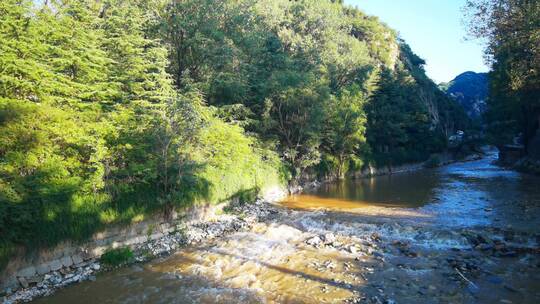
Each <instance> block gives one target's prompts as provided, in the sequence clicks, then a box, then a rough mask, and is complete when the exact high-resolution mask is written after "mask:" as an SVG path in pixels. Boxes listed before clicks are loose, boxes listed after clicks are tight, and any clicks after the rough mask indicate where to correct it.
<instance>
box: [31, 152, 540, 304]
mask: <svg viewBox="0 0 540 304" xmlns="http://www.w3.org/2000/svg"><path fill="white" fill-rule="evenodd" d="M495 159H496V154H495V153H494V152H491V153H489V154H488V155H487V156H486V157H484V158H483V159H480V160H476V161H471V162H463V163H454V164H451V165H448V166H444V167H440V168H435V169H426V170H421V171H417V172H409V173H401V174H396V175H392V176H381V177H375V178H371V179H362V180H345V181H341V182H335V183H327V184H323V185H322V186H321V187H319V188H317V189H315V190H312V191H310V192H306V193H303V194H300V195H295V196H291V197H288V198H286V199H285V200H283V201H282V202H281V203H279V204H276V205H274V206H272V208H273V209H274V211H273V212H274V215H273V216H271V217H269V218H268V219H266V220H264V221H262V222H258V223H256V224H254V225H252V226H251V228H250V229H248V230H244V231H239V232H235V233H232V234H229V235H226V236H224V237H221V238H218V239H215V240H209V241H203V242H201V243H199V244H197V245H191V246H188V247H186V248H184V249H182V250H180V251H179V252H177V253H176V254H174V255H172V256H169V257H166V258H162V259H158V260H154V261H152V262H150V263H146V264H136V265H132V266H129V267H127V268H122V269H119V270H116V271H112V272H106V273H103V274H100V275H98V277H97V279H96V280H95V281H93V282H89V281H88V282H83V283H80V284H76V285H72V286H70V287H67V288H64V289H61V290H59V291H58V292H56V293H55V294H54V295H52V296H50V297H46V298H42V299H38V300H36V301H35V303H540V251H539V242H540V231H539V228H538V227H540V178H538V177H535V176H530V175H524V174H521V173H517V172H514V171H511V170H506V169H503V168H500V167H497V166H495V165H493V161H494V160H495ZM238 216H242V215H238Z"/></svg>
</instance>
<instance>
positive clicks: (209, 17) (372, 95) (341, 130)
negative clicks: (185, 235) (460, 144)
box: [0, 0, 537, 262]
mask: <svg viewBox="0 0 540 304" xmlns="http://www.w3.org/2000/svg"><path fill="white" fill-rule="evenodd" d="M531 3H532V2H531ZM0 15H1V16H2V18H1V19H0V235H1V243H0V251H1V256H2V261H3V262H5V261H6V259H7V258H8V257H9V256H11V255H13V254H16V253H17V252H19V251H18V250H20V249H21V248H27V249H31V248H39V247H43V246H50V245H54V244H56V243H58V242H60V241H62V240H66V239H70V240H84V239H85V238H87V237H89V236H91V235H92V233H94V232H95V231H97V230H99V229H102V228H103V227H104V226H106V225H110V224H116V223H129V222H132V221H138V220H142V219H143V218H144V216H145V215H148V214H151V213H154V212H164V213H165V214H166V215H170V214H171V212H172V211H173V210H174V208H178V207H182V206H189V205H192V204H196V203H201V202H210V203H215V202H222V201H226V200H228V199H230V198H232V197H239V198H240V199H242V200H250V199H252V197H253V195H256V194H257V192H258V191H259V190H261V189H264V188H265V187H269V186H273V185H276V184H281V185H286V184H290V185H295V184H298V183H300V182H301V181H302V179H304V178H307V177H313V176H319V177H328V176H335V177H343V176H345V175H346V174H347V172H350V171H354V170H358V169H361V168H362V167H363V166H366V165H368V164H369V165H374V166H387V165H389V166H393V165H399V164H402V163H406V162H416V161H422V160H425V159H427V158H428V157H429V156H430V154H432V153H435V152H439V151H443V150H444V149H445V148H446V145H447V138H448V136H449V135H451V134H453V133H454V131H455V130H456V129H461V130H463V129H466V128H467V126H468V124H469V121H468V118H467V117H466V115H465V114H464V111H463V109H462V108H461V107H460V106H459V105H458V104H457V103H456V102H455V101H453V100H452V99H450V98H448V97H447V96H446V95H445V94H444V93H443V92H442V91H441V90H439V89H438V87H437V85H435V84H434V83H433V82H432V81H431V80H430V79H429V78H428V77H427V76H426V75H425V72H424V68H423V66H424V64H425V62H424V60H423V59H421V58H420V57H418V56H417V55H415V54H414V53H413V51H412V50H411V49H410V47H409V46H408V45H407V44H406V43H405V42H404V41H402V40H400V39H399V37H398V35H397V33H396V32H395V31H393V30H392V29H390V28H388V27H387V26H386V25H384V24H382V23H381V22H379V21H378V19H377V18H375V17H371V16H368V15H366V14H364V13H363V12H361V11H359V10H358V9H355V8H352V7H347V6H344V5H343V4H341V3H339V2H336V1H316V0H304V1H289V0H263V1H255V0H219V1H215V0H184V1H168V0H152V1H146V0H127V1H126V0H105V1H94V0H64V1H63V0H51V1H31V0H3V1H1V2H0ZM503 55H504V54H503ZM503 55H499V54H498V55H497V56H503ZM520 79H521V78H520ZM536 79H537V78H536ZM497 83H498V82H495V84H497ZM512 83H515V84H516V85H519V86H520V87H523V86H526V85H528V84H526V83H522V82H519V83H516V82H515V81H514V82H512ZM536 85H537V83H536Z"/></svg>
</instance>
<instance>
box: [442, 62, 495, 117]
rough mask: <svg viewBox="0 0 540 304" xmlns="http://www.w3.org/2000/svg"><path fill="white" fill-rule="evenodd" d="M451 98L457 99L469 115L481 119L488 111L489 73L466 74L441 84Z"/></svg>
mask: <svg viewBox="0 0 540 304" xmlns="http://www.w3.org/2000/svg"><path fill="white" fill-rule="evenodd" d="M440 86H441V89H443V90H444V91H445V92H446V93H447V94H448V95H449V96H450V97H452V98H453V99H455V100H456V101H457V102H459V104H460V105H461V106H463V108H464V109H465V112H466V113H467V115H468V116H469V117H471V118H473V119H479V118H481V116H482V113H484V111H485V110H486V99H487V95H488V79H487V73H475V72H470V71H469V72H464V73H462V74H459V75H458V76H456V78H454V79H453V80H452V81H450V82H448V83H443V84H440Z"/></svg>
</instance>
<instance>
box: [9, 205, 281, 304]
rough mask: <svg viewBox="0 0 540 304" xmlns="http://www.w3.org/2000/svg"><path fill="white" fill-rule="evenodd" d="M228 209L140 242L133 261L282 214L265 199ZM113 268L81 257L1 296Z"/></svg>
mask: <svg viewBox="0 0 540 304" xmlns="http://www.w3.org/2000/svg"><path fill="white" fill-rule="evenodd" d="M227 211H228V212H227V213H224V214H222V215H220V216H219V217H218V218H217V219H216V220H215V221H199V222H193V223H190V224H178V226H177V227H176V228H177V229H176V230H175V231H174V232H172V233H170V234H168V235H165V236H163V237H161V238H159V239H156V240H149V241H148V242H145V243H142V244H138V245H136V246H135V247H134V248H133V252H134V256H135V257H134V259H133V261H132V263H144V262H147V261H150V260H152V259H155V258H158V257H165V256H168V255H171V254H172V253H174V252H176V251H178V250H181V248H183V247H186V246H189V245H193V244H196V243H200V242H202V241H205V240H212V239H214V238H218V237H222V236H224V235H226V234H230V233H233V232H238V231H242V230H248V229H249V228H250V227H251V226H252V225H253V224H254V223H257V222H260V221H265V220H268V219H271V218H274V217H276V216H279V212H280V210H279V208H276V207H275V206H273V205H272V204H270V203H268V202H266V201H264V200H262V199H259V200H257V201H255V202H254V203H251V204H239V203H236V204H232V205H230V206H228V207H227ZM121 266H125V265H121ZM109 270H112V268H109V267H106V266H105V265H101V263H100V261H99V260H93V259H91V260H87V261H83V260H81V261H77V263H74V264H73V265H71V266H68V267H60V268H59V269H58V270H57V271H54V272H52V273H50V274H45V275H44V276H36V277H35V279H34V280H26V279H24V278H22V277H21V278H19V283H20V285H21V288H20V289H18V290H16V291H11V290H10V289H8V290H5V291H4V292H3V294H1V295H0V300H1V301H2V303H4V304H13V303H24V302H29V301H31V300H33V299H35V298H38V297H43V296H49V295H51V294H53V293H54V292H55V291H56V290H58V289H60V288H64V287H66V286H69V285H71V284H75V283H78V282H82V281H87V280H90V281H93V280H95V279H96V274H97V273H99V272H103V271H109Z"/></svg>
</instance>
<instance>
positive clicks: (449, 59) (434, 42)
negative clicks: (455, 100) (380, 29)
mask: <svg viewBox="0 0 540 304" xmlns="http://www.w3.org/2000/svg"><path fill="white" fill-rule="evenodd" d="M345 3H346V4H349V5H352V6H356V7H358V8H360V9H361V10H363V11H364V12H366V13H368V14H369V15H375V16H378V17H379V18H380V20H381V21H383V22H385V23H386V24H388V25H389V26H390V27H391V28H393V29H395V30H397V31H398V32H399V33H400V36H401V37H402V38H403V39H405V41H406V42H407V43H408V44H409V45H410V46H411V48H412V49H413V51H414V52H415V53H416V54H418V55H419V56H420V57H422V58H424V59H425V60H426V62H427V65H426V71H427V74H428V76H429V77H431V79H433V80H434V81H435V82H436V83H439V82H443V81H444V82H446V81H449V80H452V79H453V78H454V77H455V76H457V75H458V74H460V73H462V72H465V71H474V72H485V71H487V70H488V67H487V66H486V65H485V63H484V59H483V57H482V49H483V46H482V45H481V44H480V41H478V40H473V41H465V38H464V37H465V34H466V28H465V26H464V25H463V13H462V11H461V8H462V7H463V5H464V3H465V0H345Z"/></svg>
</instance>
